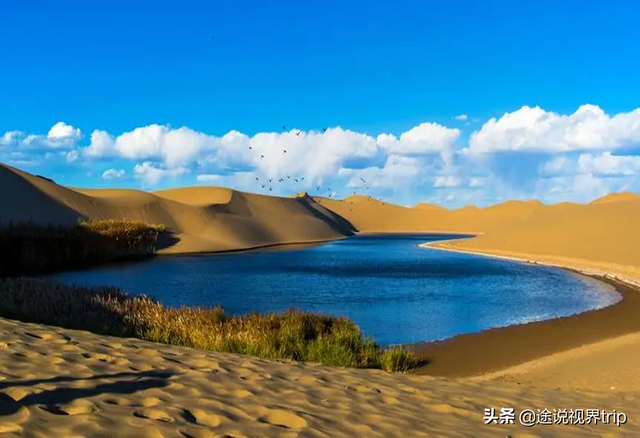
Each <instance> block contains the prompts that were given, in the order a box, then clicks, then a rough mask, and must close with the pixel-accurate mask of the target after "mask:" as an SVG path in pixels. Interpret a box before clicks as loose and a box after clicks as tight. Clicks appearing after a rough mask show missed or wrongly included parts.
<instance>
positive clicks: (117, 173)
mask: <svg viewBox="0 0 640 438" xmlns="http://www.w3.org/2000/svg"><path fill="white" fill-rule="evenodd" d="M126 173H127V172H126V171H125V170H124V169H107V170H105V171H104V172H103V173H102V177H101V178H102V179H106V180H119V179H123V178H124V177H125V175H126Z"/></svg>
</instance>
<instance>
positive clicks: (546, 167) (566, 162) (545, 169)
mask: <svg viewBox="0 0 640 438" xmlns="http://www.w3.org/2000/svg"><path fill="white" fill-rule="evenodd" d="M574 171H575V165H574V163H573V162H572V161H571V160H570V159H569V158H568V157H566V156H564V155H561V156H558V157H554V158H552V159H550V160H549V161H547V162H545V163H543V164H542V165H541V166H540V167H539V169H538V172H539V173H540V175H542V176H558V175H568V174H571V173H573V172H574Z"/></svg>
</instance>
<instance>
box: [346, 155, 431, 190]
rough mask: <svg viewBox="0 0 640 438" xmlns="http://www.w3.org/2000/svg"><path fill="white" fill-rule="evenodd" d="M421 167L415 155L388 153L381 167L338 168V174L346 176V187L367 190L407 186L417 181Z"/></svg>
mask: <svg viewBox="0 0 640 438" xmlns="http://www.w3.org/2000/svg"><path fill="white" fill-rule="evenodd" d="M422 167H423V165H422V163H421V161H420V160H419V159H418V158H416V157H404V156H401V155H389V157H388V158H387V161H386V162H385V164H384V166H383V167H367V168H364V169H344V168H343V169H340V171H339V172H338V176H345V177H348V178H349V180H348V181H347V184H346V187H348V188H355V189H359V190H365V191H369V190H371V189H376V188H395V187H407V185H408V184H410V183H412V182H413V183H417V182H419V177H420V170H421V168H422Z"/></svg>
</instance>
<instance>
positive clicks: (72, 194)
mask: <svg viewBox="0 0 640 438" xmlns="http://www.w3.org/2000/svg"><path fill="white" fill-rule="evenodd" d="M0 187H1V188H2V190H0V206H1V207H2V209H1V210H0V218H2V220H3V221H4V222H8V221H11V220H13V221H23V220H32V221H34V222H36V223H54V224H57V223H65V224H68V223H74V222H75V221H77V220H78V219H79V218H81V217H88V218H96V219H126V220H139V221H143V222H147V223H157V224H164V225H166V226H167V227H168V228H169V229H170V231H171V232H172V233H173V235H172V236H171V239H167V241H166V242H164V246H166V247H165V248H163V249H161V251H164V252H194V251H221V250H235V249H246V248H252V247H257V246H264V245H273V244H281V243H297V242H311V241H319V240H328V239H336V238H341V237H344V236H347V235H349V234H351V233H352V230H353V229H352V227H351V225H350V224H349V223H348V222H347V221H345V220H344V219H343V218H341V217H339V216H338V215H336V214H335V213H333V212H331V211H328V210H327V209H325V208H324V207H322V206H321V205H319V204H317V203H316V202H315V201H313V200H312V199H311V198H309V197H307V196H303V197H296V198H274V197H268V196H262V195H254V194H249V193H242V192H237V191H234V190H229V189H220V188H208V187H203V188H187V189H175V190H169V191H164V192H158V193H157V194H154V193H147V192H143V191H137V190H111V189H107V190H85V189H69V188H65V187H62V186H59V185H56V184H54V183H52V182H50V181H47V180H45V179H42V178H39V177H36V176H33V175H30V174H28V173H26V172H21V171H19V170H17V169H14V168H11V167H9V166H5V165H0ZM207 198H209V200H207Z"/></svg>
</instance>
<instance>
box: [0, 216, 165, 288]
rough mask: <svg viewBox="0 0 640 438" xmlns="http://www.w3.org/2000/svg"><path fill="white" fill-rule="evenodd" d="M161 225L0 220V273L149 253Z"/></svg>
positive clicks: (39, 270) (33, 272)
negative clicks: (62, 223) (50, 223)
mask: <svg viewBox="0 0 640 438" xmlns="http://www.w3.org/2000/svg"><path fill="white" fill-rule="evenodd" d="M163 231H164V227H162V226H158V225H147V224H143V223H140V222H127V221H111V220H100V221H97V220H85V221H80V222H78V224H76V225H75V226H56V225H37V224H34V223H31V222H21V223H9V224H0V277H7V276H20V275H36V274H42V273H47V272H55V271H60V270H63V269H72V268H80V267H86V266H91V265H95V264H99V263H105V262H110V261H115V260H118V259H121V258H126V257H133V256H141V255H151V254H153V253H154V252H155V250H156V242H157V238H158V235H159V233H161V232H163Z"/></svg>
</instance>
